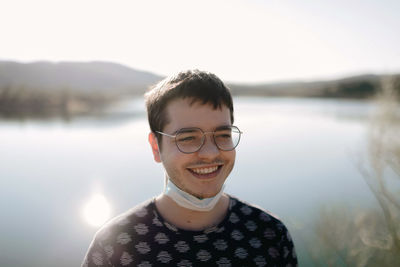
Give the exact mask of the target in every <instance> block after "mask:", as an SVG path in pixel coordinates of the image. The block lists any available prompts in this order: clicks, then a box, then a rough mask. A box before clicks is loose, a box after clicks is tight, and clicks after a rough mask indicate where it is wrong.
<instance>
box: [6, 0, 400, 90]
mask: <svg viewBox="0 0 400 267" xmlns="http://www.w3.org/2000/svg"><path fill="white" fill-rule="evenodd" d="M399 12H400V1H397V0H381V1H378V0H374V1H373V0H363V1H361V0H360V1H355V0H335V1H334V0H332V1H322V0H277V1H271V0H264V1H262V0H247V1H244V0H243V1H239V0H201V1H190V0H160V1H155V0H143V1H134V0H112V1H111V0H109V1H107V0H67V1H57V0H35V1H32V0H0V60H16V61H23V62H28V61H36V60H51V61H64V60H68V61H92V60H103V61H113V62H118V63H122V64H125V65H128V66H130V67H133V68H137V69H142V70H148V71H152V72H155V73H159V74H164V75H167V74H170V73H172V72H175V71H178V70H181V69H187V68H199V69H204V70H209V71H212V72H215V73H216V74H217V75H219V76H220V77H221V78H223V79H225V80H229V81H243V82H257V81H278V80H288V79H290V80H292V79H306V80H310V79H326V78H333V77H341V76H345V75H349V74H359V73H365V72H374V73H384V72H399V71H400V16H399Z"/></svg>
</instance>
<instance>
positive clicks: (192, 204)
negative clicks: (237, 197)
mask: <svg viewBox="0 0 400 267" xmlns="http://www.w3.org/2000/svg"><path fill="white" fill-rule="evenodd" d="M166 179H167V181H166V184H165V189H164V192H163V194H164V195H167V196H169V197H170V198H172V199H173V200H174V201H175V202H176V204H178V205H179V206H181V207H184V208H187V209H190V210H196V211H210V210H212V209H213V208H214V206H215V205H216V204H217V203H218V200H219V199H220V198H221V196H222V193H223V191H224V187H225V185H223V186H222V188H221V190H220V191H219V192H218V194H216V195H215V196H213V197H210V198H203V199H199V198H197V197H195V196H193V195H191V194H189V193H186V192H185V191H182V190H181V189H179V188H178V187H177V186H176V185H175V184H174V183H173V182H171V179H168V178H166Z"/></svg>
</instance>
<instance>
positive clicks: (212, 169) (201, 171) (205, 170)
mask: <svg viewBox="0 0 400 267" xmlns="http://www.w3.org/2000/svg"><path fill="white" fill-rule="evenodd" d="M217 169H218V166H215V167H209V168H196V169H191V170H192V171H193V172H195V173H198V174H209V173H212V172H215V171H216V170H217Z"/></svg>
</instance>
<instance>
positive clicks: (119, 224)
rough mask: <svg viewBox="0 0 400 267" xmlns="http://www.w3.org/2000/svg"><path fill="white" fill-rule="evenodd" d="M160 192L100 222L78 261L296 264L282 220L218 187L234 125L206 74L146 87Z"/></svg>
mask: <svg viewBox="0 0 400 267" xmlns="http://www.w3.org/2000/svg"><path fill="white" fill-rule="evenodd" d="M146 106H147V112H148V120H149V124H150V128H151V133H150V134H149V143H150V146H151V149H152V151H153V156H154V160H155V161H156V162H159V163H162V164H163V166H164V168H165V188H164V192H163V193H162V194H161V195H159V196H157V197H155V198H153V199H151V200H149V201H147V202H145V203H142V204H140V205H138V206H136V207H134V208H133V209H131V210H129V211H127V212H126V213H124V214H122V215H120V216H118V217H116V218H115V219H113V220H111V221H110V222H109V223H107V224H106V225H105V226H103V227H102V229H100V230H99V231H98V232H97V234H96V236H95V238H94V240H93V242H92V244H91V246H90V248H89V251H88V253H87V255H86V257H85V260H84V263H83V266H141V267H144V266H194V267H195V266H296V265H297V258H296V254H295V250H294V247H293V243H292V241H291V238H290V235H289V232H288V231H287V229H286V227H285V226H284V225H283V224H282V223H281V222H280V221H279V220H278V219H277V218H275V217H273V216H272V215H271V214H269V213H268V212H266V211H264V210H261V209H260V208H257V207H255V206H252V205H250V204H248V203H245V202H242V201H241V200H239V199H237V198H235V197H233V196H230V195H228V194H225V193H224V192H223V188H224V182H225V180H226V178H227V177H228V175H229V173H230V172H231V170H232V168H233V165H234V163H235V156H236V153H235V148H236V146H237V145H238V144H239V140H240V136H241V131H240V130H239V128H237V127H236V126H233V119H234V118H233V103H232V97H231V94H230V92H229V90H228V89H227V87H226V86H225V85H224V84H223V82H222V81H221V80H220V79H219V78H218V77H216V76H215V75H214V74H211V73H207V72H201V71H197V70H194V71H186V72H181V73H178V74H177V75H175V76H171V77H169V78H166V79H164V80H163V81H161V82H160V83H158V84H157V85H156V86H155V87H154V88H153V89H151V90H150V91H149V92H148V93H147V94H146Z"/></svg>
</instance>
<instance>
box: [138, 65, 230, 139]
mask: <svg viewBox="0 0 400 267" xmlns="http://www.w3.org/2000/svg"><path fill="white" fill-rule="evenodd" d="M179 98H182V99H183V98H192V99H193V101H192V102H191V104H193V103H194V102H197V101H200V102H201V103H202V104H211V105H212V106H213V108H214V109H217V108H221V107H222V105H225V106H226V107H228V108H229V111H230V115H231V116H230V119H231V123H233V101H232V96H231V93H230V91H229V89H228V87H227V86H225V84H224V83H223V82H222V81H221V79H219V78H218V77H217V76H216V75H215V74H212V73H210V72H205V71H199V70H187V71H183V72H179V73H177V74H175V75H172V76H169V77H167V78H165V79H163V80H162V81H160V82H159V83H157V84H156V85H155V86H153V87H152V88H150V90H149V91H148V92H147V93H146V94H145V99H146V108H147V117H148V120H149V124H150V129H151V131H152V132H153V133H155V134H156V136H157V139H158V140H159V141H161V139H160V138H159V137H160V135H159V134H158V133H156V131H163V128H164V126H165V125H166V124H167V123H168V120H169V118H167V116H166V113H165V108H166V107H167V105H168V103H170V102H171V101H172V100H175V99H179Z"/></svg>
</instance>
